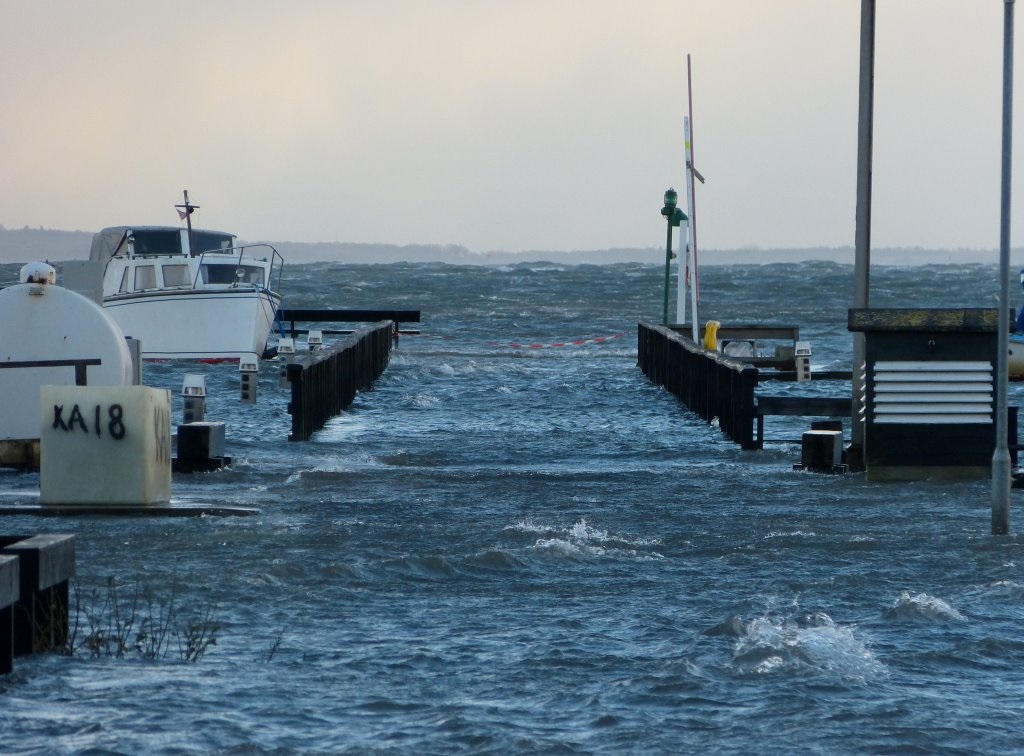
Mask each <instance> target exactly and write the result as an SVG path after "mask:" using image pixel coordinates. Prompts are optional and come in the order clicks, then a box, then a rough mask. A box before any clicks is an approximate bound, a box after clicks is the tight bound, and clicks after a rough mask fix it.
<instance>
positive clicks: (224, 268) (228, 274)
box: [199, 264, 264, 286]
mask: <svg viewBox="0 0 1024 756" xmlns="http://www.w3.org/2000/svg"><path fill="white" fill-rule="evenodd" d="M199 275H200V276H201V277H202V280H203V283H204V284H233V283H240V284H255V285H257V286H263V285H264V283H263V268H261V267H260V266H258V265H207V264H203V265H200V266H199Z"/></svg>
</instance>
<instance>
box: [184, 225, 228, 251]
mask: <svg viewBox="0 0 1024 756" xmlns="http://www.w3.org/2000/svg"><path fill="white" fill-rule="evenodd" d="M232 242H233V239H232V237H231V235H230V234H218V233H213V232H211V231H193V232H192V237H191V241H190V242H189V246H190V247H191V248H192V254H193V255H199V254H202V253H203V252H220V251H222V250H225V249H231V248H232V247H233V246H234V244H233V243H232Z"/></svg>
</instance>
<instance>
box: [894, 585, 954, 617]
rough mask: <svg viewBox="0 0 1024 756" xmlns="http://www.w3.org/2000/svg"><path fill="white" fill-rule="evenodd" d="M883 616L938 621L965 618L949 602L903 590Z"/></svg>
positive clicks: (925, 594)
mask: <svg viewBox="0 0 1024 756" xmlns="http://www.w3.org/2000/svg"><path fill="white" fill-rule="evenodd" d="M885 616H886V617H887V618H888V619H895V620H934V621H938V622H966V621H967V618H966V617H965V616H964V615H962V614H961V613H960V612H958V611H957V610H956V609H954V608H953V607H952V606H950V604H949V603H947V602H946V601H943V600H942V599H940V598H937V597H935V596H929V595H928V594H927V593H910V591H903V592H902V593H901V594H900V595H899V598H897V599H896V603H894V604H893V605H892V606H891V607H890V608H889V609H887V610H886V612H885Z"/></svg>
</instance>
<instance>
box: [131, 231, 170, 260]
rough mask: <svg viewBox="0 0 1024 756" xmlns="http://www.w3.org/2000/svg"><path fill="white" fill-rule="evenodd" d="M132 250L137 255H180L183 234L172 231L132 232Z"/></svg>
mask: <svg viewBox="0 0 1024 756" xmlns="http://www.w3.org/2000/svg"><path fill="white" fill-rule="evenodd" d="M131 239H132V248H133V250H134V251H135V254H137V255H180V254H181V234H180V233H178V230H177V229H171V230H170V231H150V230H137V231H132V234H131Z"/></svg>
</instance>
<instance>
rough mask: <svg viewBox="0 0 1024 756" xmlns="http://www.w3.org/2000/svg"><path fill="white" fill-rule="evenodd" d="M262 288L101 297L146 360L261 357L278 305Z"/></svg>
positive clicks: (276, 300) (275, 297)
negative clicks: (138, 345) (137, 343)
mask: <svg viewBox="0 0 1024 756" xmlns="http://www.w3.org/2000/svg"><path fill="white" fill-rule="evenodd" d="M280 304H281V298H280V296H279V295H278V294H276V293H274V292H271V291H268V290H267V289H263V288H254V287H245V288H236V289H230V288H226V289H216V290H203V289H181V290H177V291H153V292H136V293H133V294H124V295H119V296H114V297H107V298H105V299H104V302H103V308H104V310H105V311H106V313H107V314H108V315H109V316H110V317H111V318H112V319H113V320H114V322H116V323H117V324H118V325H119V326H120V327H121V330H122V331H123V332H124V335H125V336H127V337H130V338H134V339H138V340H139V341H140V342H141V349H142V356H143V358H144V359H147V360H189V359H193V360H218V361H219V360H238V359H240V358H242V357H245V356H247V355H251V354H255V355H256V356H257V357H260V356H262V355H263V353H264V351H265V350H266V346H267V339H268V337H269V335H270V331H271V329H272V328H273V325H274V313H275V312H276V311H277V309H278V308H279V307H280Z"/></svg>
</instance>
